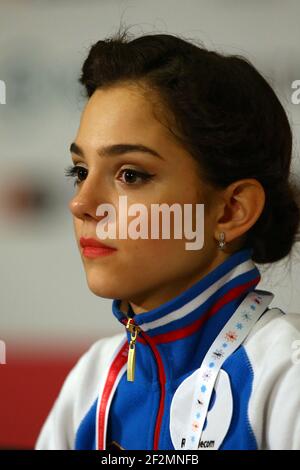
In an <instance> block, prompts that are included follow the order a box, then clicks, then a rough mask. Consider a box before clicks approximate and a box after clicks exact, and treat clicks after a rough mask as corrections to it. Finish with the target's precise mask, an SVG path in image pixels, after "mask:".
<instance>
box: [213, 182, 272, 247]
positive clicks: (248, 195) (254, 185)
mask: <svg viewBox="0 0 300 470" xmlns="http://www.w3.org/2000/svg"><path fill="white" fill-rule="evenodd" d="M220 201H221V202H220V205H219V210H218V215H217V221H216V227H215V238H216V239H217V240H218V237H219V233H220V232H225V240H226V242H227V243H228V242H231V241H233V240H235V239H237V238H238V237H241V236H242V235H244V234H245V233H246V232H247V231H248V230H249V229H250V228H251V227H252V226H253V225H254V224H255V222H256V221H257V219H258V218H259V217H260V215H261V213H262V211H263V208H264V205H265V191H264V188H263V186H262V185H261V183H260V182H259V181H257V180H256V179H254V178H249V179H243V180H239V181H235V182H234V183H232V184H230V185H229V186H228V187H227V188H226V189H225V190H224V191H223V192H222V193H221V198H220Z"/></svg>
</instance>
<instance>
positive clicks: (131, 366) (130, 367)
mask: <svg viewBox="0 0 300 470" xmlns="http://www.w3.org/2000/svg"><path fill="white" fill-rule="evenodd" d="M126 329H127V330H129V331H130V335H131V338H130V344H129V351H128V360H127V380H128V381H129V382H133V381H134V372H135V343H136V339H137V335H138V334H139V332H140V331H141V329H140V327H139V326H137V325H135V324H134V322H133V319H132V318H129V319H128V322H127V325H126Z"/></svg>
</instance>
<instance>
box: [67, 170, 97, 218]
mask: <svg viewBox="0 0 300 470" xmlns="http://www.w3.org/2000/svg"><path fill="white" fill-rule="evenodd" d="M96 186H97V187H96ZM100 199H101V196H100V194H99V181H98V184H97V185H96V184H92V182H91V181H88V178H87V179H86V180H85V181H84V182H83V183H81V187H80V189H79V190H78V192H77V194H75V196H74V197H73V198H72V199H71V200H70V201H69V210H70V212H71V213H72V214H73V216H74V217H77V218H79V219H82V220H84V219H88V218H89V219H91V218H93V219H96V220H98V219H99V216H97V215H96V211H97V207H98V206H99V204H100V203H101V200H100ZM100 218H101V217H100Z"/></svg>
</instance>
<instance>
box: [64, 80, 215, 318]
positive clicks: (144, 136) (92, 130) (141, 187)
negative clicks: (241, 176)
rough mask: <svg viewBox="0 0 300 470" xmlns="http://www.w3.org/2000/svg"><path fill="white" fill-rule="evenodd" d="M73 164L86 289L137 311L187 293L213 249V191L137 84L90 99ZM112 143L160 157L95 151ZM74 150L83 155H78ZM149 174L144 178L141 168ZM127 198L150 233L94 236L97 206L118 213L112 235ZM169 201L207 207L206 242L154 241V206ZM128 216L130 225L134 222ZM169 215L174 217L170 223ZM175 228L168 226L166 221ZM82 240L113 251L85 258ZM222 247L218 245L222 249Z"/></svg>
mask: <svg viewBox="0 0 300 470" xmlns="http://www.w3.org/2000/svg"><path fill="white" fill-rule="evenodd" d="M74 142H75V143H76V145H77V150H76V153H74V152H72V159H73V163H74V165H78V166H80V167H83V170H81V171H80V177H79V176H78V180H77V181H78V185H77V186H76V190H75V195H74V197H73V198H72V199H71V201H70V203H69V207H70V210H71V212H72V214H73V222H74V228H75V234H76V240H77V244H78V248H79V250H80V254H81V257H82V262H83V265H84V268H85V272H86V276H87V282H88V285H89V288H90V290H91V291H92V292H93V293H95V294H96V295H98V296H100V297H104V298H112V299H114V298H118V299H123V300H124V301H125V300H127V301H130V302H131V303H132V305H135V306H136V309H135V311H136V313H139V312H142V311H146V310H149V309H152V308H155V307H157V306H159V305H160V304H162V303H163V302H166V301H167V300H170V299H171V298H172V297H174V296H176V295H178V294H179V293H181V292H182V291H184V290H185V289H186V288H187V287H189V286H191V285H192V284H193V283H194V282H196V280H198V279H200V278H201V277H202V276H203V274H205V273H206V272H208V271H209V270H210V269H211V268H212V267H213V264H214V262H215V259H216V256H217V254H218V248H217V243H216V240H215V239H214V237H213V234H214V213H213V211H212V210H211V209H210V211H209V212H208V210H207V206H206V203H207V202H208V201H211V198H212V197H213V192H212V191H211V190H210V189H209V188H208V186H206V185H205V184H204V183H203V182H201V180H200V177H199V174H198V173H197V163H196V162H195V160H194V159H193V158H192V157H191V156H190V155H189V154H188V153H187V152H186V151H185V150H184V149H183V148H182V147H181V146H180V145H179V143H178V142H177V141H176V139H175V138H174V136H173V135H172V134H171V133H170V132H169V131H168V130H167V128H166V127H165V126H164V125H163V124H161V123H160V122H159V121H158V120H157V119H156V118H155V116H154V114H153V109H152V106H151V103H150V102H149V101H148V100H146V98H145V97H144V95H143V94H142V93H140V92H139V90H138V88H133V87H132V86H125V85H124V86H115V87H112V88H110V89H106V90H97V91H95V92H94V94H93V95H92V96H91V98H90V99H89V100H88V102H87V104H86V106H85V108H84V110H83V113H82V116H81V121H80V126H79V129H78V132H77V135H76V138H75V141H74ZM115 144H141V145H144V146H147V147H150V148H151V149H153V150H154V151H156V152H157V153H158V154H159V155H160V156H155V155H152V154H150V153H144V152H142V151H135V152H127V153H123V154H120V155H118V154H115V155H110V156H107V155H106V156H100V155H99V154H98V153H97V150H98V149H100V148H101V147H104V146H108V145H115ZM78 147H79V148H80V149H81V150H82V152H83V154H84V156H82V155H79V154H78V153H81V152H78ZM125 169H131V170H135V171H136V172H140V173H143V174H148V175H151V176H150V177H149V178H148V179H143V178H142V177H141V176H140V175H139V173H129V174H128V172H127V173H126V172H125V171H124V170H125ZM120 196H127V207H128V208H129V207H130V205H131V204H135V203H141V204H143V205H144V206H145V207H146V208H147V211H148V212H147V213H148V227H149V232H148V238H146V239H142V238H138V239H132V238H130V237H127V238H126V239H118V238H116V239H107V240H103V239H102V240H101V239H99V238H98V237H97V233H96V226H97V224H98V223H99V221H100V220H103V216H99V215H96V210H97V207H98V206H99V205H100V204H110V205H112V206H114V208H115V210H116V234H117V237H118V227H119V197H120ZM163 203H165V204H167V205H168V206H171V205H172V204H174V203H177V204H180V205H181V206H182V213H183V208H184V206H183V204H193V208H194V209H193V214H194V216H193V230H195V219H194V217H195V207H196V206H195V204H196V203H198V204H204V245H203V247H202V248H201V249H198V250H187V249H186V248H185V244H186V242H191V241H192V240H190V239H187V238H185V237H184V231H183V237H182V238H181V239H174V238H172V233H173V232H172V228H171V232H170V233H171V237H170V238H169V239H162V236H161V230H160V232H159V239H151V231H150V227H151V220H150V219H151V205H152V204H163ZM136 217H137V215H135V216H127V219H128V224H129V223H130V222H131V221H132V220H134V219H136ZM172 220H173V219H172V217H171V221H172ZM171 227H172V223H171ZM80 237H86V238H89V237H91V238H95V239H97V240H99V241H102V242H103V243H104V244H107V245H108V246H111V247H113V248H116V249H117V250H116V251H114V252H113V253H112V254H111V255H108V256H100V257H96V258H87V257H86V256H84V255H83V253H82V251H83V250H82V247H81V246H80V243H79V239H80ZM219 251H220V250H219Z"/></svg>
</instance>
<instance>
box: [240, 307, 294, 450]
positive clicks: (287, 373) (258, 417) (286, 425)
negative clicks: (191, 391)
mask: <svg viewBox="0 0 300 470" xmlns="http://www.w3.org/2000/svg"><path fill="white" fill-rule="evenodd" d="M264 317H265V318H264ZM255 330H256V331H255V332H254V334H253V335H251V337H250V338H249V339H247V341H246V344H245V349H246V352H247V354H248V357H249V360H250V363H251V366H252V370H253V384H252V393H251V397H250V400H249V408H248V414H249V421H250V424H251V427H252V429H253V431H254V434H255V437H256V440H257V444H258V448H259V449H261V450H300V360H299V359H300V354H299V353H297V351H296V350H295V345H296V346H297V344H298V345H299V344H300V341H299V340H300V314H282V312H281V314H278V309H271V310H270V311H269V313H268V314H266V315H264V316H263V317H262V320H261V321H259V322H258V324H257V327H256V328H255Z"/></svg>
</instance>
